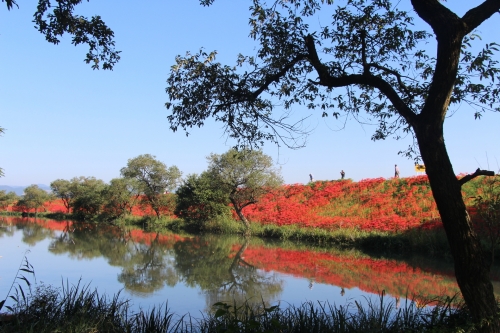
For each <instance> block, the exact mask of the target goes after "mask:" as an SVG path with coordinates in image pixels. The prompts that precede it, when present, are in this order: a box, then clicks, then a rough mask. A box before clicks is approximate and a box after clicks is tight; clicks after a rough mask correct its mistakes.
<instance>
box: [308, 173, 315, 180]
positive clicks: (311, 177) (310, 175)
mask: <svg viewBox="0 0 500 333" xmlns="http://www.w3.org/2000/svg"><path fill="white" fill-rule="evenodd" d="M309 179H310V180H311V182H313V181H314V178H313V175H312V173H310V174H309Z"/></svg>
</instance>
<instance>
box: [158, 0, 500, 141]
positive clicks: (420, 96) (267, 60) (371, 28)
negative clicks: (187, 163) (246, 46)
mask: <svg viewBox="0 0 500 333" xmlns="http://www.w3.org/2000/svg"><path fill="white" fill-rule="evenodd" d="M201 2H202V4H204V5H209V4H211V3H212V2H213V1H201ZM337 3H338V5H337ZM331 4H332V1H317V0H307V1H304V0H295V1H287V0H277V1H272V2H271V4H270V5H267V4H266V2H265V1H260V0H254V1H253V5H252V6H251V7H250V20H249V23H250V37H251V38H253V39H254V40H256V41H257V42H258V45H259V48H258V50H257V52H256V56H244V55H241V54H240V55H239V56H238V57H237V59H236V63H235V65H234V66H229V65H223V64H220V63H218V62H216V52H215V51H213V52H206V51H205V50H204V49H201V50H200V51H199V52H197V53H194V54H192V53H189V52H188V53H187V54H186V55H185V56H177V57H176V64H175V65H174V66H172V69H171V71H170V75H169V77H168V80H167V83H168V86H167V88H166V92H167V94H168V96H169V102H167V103H166V107H167V108H168V109H169V110H171V113H170V115H169V116H168V120H169V121H170V124H171V129H172V130H174V131H177V130H178V129H183V130H185V131H186V133H187V134H189V133H188V131H189V129H190V128H192V127H199V126H203V124H204V122H205V121H206V120H207V118H210V117H213V118H214V119H215V120H216V121H220V122H222V123H223V124H224V126H225V127H224V129H225V131H226V133H227V134H228V135H229V136H230V137H233V138H236V139H238V140H239V142H240V143H241V144H242V145H248V144H256V143H262V142H263V140H272V141H274V142H276V143H285V144H286V145H288V146H292V147H295V146H297V145H300V143H298V141H296V139H297V138H300V137H301V136H302V135H303V134H305V132H304V131H303V130H302V128H301V122H300V121H292V122H289V120H288V117H289V112H291V111H292V109H293V107H294V105H300V106H304V107H307V108H308V109H311V110H321V112H322V115H323V116H324V117H326V116H334V117H339V116H341V115H343V116H350V117H353V118H355V119H358V121H361V122H369V123H372V124H376V125H377V127H376V130H375V132H374V134H373V136H372V139H373V140H378V139H385V138H386V137H388V136H394V137H395V138H400V137H401V136H402V135H405V134H406V133H408V132H410V133H412V132H413V128H412V125H414V124H415V120H416V116H418V115H420V113H421V112H422V110H423V108H424V104H425V102H426V100H427V98H428V95H429V91H430V89H431V87H432V84H433V78H434V76H433V75H434V73H435V65H436V58H435V57H434V56H433V55H429V54H428V51H427V49H428V43H429V42H430V41H431V40H432V39H433V38H435V33H434V31H426V30H419V29H415V26H414V19H415V12H413V11H410V12H408V11H405V10H400V9H399V7H400V3H399V2H398V3H392V2H391V1H389V0H375V1H371V0H370V1H368V0H347V1H340V0H339V1H338V2H335V7H334V6H330V5H331ZM468 14H470V15H469V16H471V17H467V15H468ZM468 14H466V16H465V19H470V20H469V21H471V22H470V24H469V26H467V29H473V28H474V27H475V26H477V25H478V24H479V23H480V22H479V23H477V22H476V21H477V20H474V19H475V18H474V17H472V15H473V14H476V13H473V10H471V11H470V13H468ZM450 15H454V14H453V13H451V12H450ZM457 18H458V17H457ZM328 20H329V21H328ZM318 22H320V23H319V24H318ZM324 22H326V24H324ZM313 25H314V26H313ZM477 37H478V36H477V35H474V34H467V35H466V36H465V38H464V40H463V44H462V52H461V57H460V62H459V64H458V74H457V78H456V82H455V86H454V88H453V94H452V96H451V97H450V99H449V102H450V103H451V105H454V104H457V105H458V104H460V103H467V104H469V105H471V106H472V107H473V109H474V116H475V117H476V118H479V117H480V116H481V115H482V113H483V112H484V111H485V110H496V111H498V110H500V108H499V105H498V98H499V95H500V85H499V82H500V76H499V69H498V68H497V66H498V60H497V59H498V58H497V57H496V53H495V52H496V51H498V45H497V44H496V43H490V44H487V45H485V46H484V48H483V49H481V50H479V51H478V52H473V50H472V49H471V46H472V45H473V42H477V41H478V40H479V38H477ZM340 87H343V89H336V88H340ZM278 110H281V111H282V113H279V112H276V111H278ZM442 119H443V120H444V116H443V117H442Z"/></svg>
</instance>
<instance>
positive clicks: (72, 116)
mask: <svg viewBox="0 0 500 333" xmlns="http://www.w3.org/2000/svg"><path fill="white" fill-rule="evenodd" d="M405 2H408V1H406V0H403V1H402V2H401V5H402V6H403V5H406V6H407V4H405ZM117 3H118V2H115V1H97V0H93V1H91V2H89V3H87V2H85V3H83V4H82V5H80V6H79V7H78V10H77V12H78V13H79V14H82V15H86V16H91V15H94V14H99V15H101V16H102V18H103V20H104V21H105V22H106V23H107V24H108V25H109V26H110V27H111V28H112V29H113V30H114V32H115V36H116V47H117V49H118V50H121V51H122V54H121V57H122V58H121V61H120V62H119V63H118V64H117V65H116V67H115V69H114V70H113V71H102V70H101V71H93V70H92V69H91V68H90V66H88V65H86V64H85V63H84V62H83V58H84V56H85V53H86V48H85V47H83V46H82V47H74V46H72V45H71V44H70V37H69V36H66V37H65V38H63V40H62V41H61V43H60V44H59V45H57V46H54V45H52V44H49V43H47V42H46V41H45V39H44V37H43V36H42V35H41V34H39V33H38V32H37V31H36V29H34V28H33V23H32V22H31V21H32V15H33V13H34V12H35V9H36V1H35V0H23V1H19V5H20V8H19V9H17V8H16V9H13V10H11V11H10V12H8V11H7V10H6V9H5V8H4V7H5V5H4V4H2V8H1V9H0V126H1V127H3V128H5V129H6V132H5V134H4V135H3V136H2V137H0V167H2V168H3V169H4V171H5V177H4V178H1V179H0V184H2V185H10V186H13V185H29V184H35V183H36V184H49V183H50V182H51V181H53V180H55V179H58V178H63V179H70V178H72V177H76V176H94V177H96V178H100V179H103V180H104V181H109V180H110V179H112V178H115V177H119V172H120V169H121V168H122V167H124V166H125V165H126V163H127V160H128V159H130V158H133V157H135V156H138V155H140V154H146V153H148V154H152V155H155V156H156V157H157V158H158V159H159V160H161V161H163V162H164V163H166V164H167V165H168V166H171V165H176V166H178V167H179V168H180V169H181V171H182V172H183V174H184V175H187V174H189V173H200V172H202V171H203V170H205V169H206V166H207V163H206V159H205V157H206V156H207V155H209V154H210V153H212V152H213V153H223V152H225V151H227V150H228V149H229V148H230V147H231V146H232V145H233V144H234V142H232V141H230V140H227V138H226V137H225V136H224V134H223V131H222V127H221V125H220V124H216V123H213V122H209V123H207V124H206V125H205V127H203V128H201V129H193V130H192V131H191V135H190V136H189V137H186V136H185V134H184V133H182V132H177V133H173V132H171V131H170V129H169V124H168V122H167V119H166V117H167V115H168V111H167V110H166V108H165V107H164V103H165V102H167V100H168V97H167V94H166V93H165V88H166V82H165V81H166V79H167V76H168V72H169V68H170V66H172V65H173V64H174V58H175V56H176V55H177V54H184V53H185V52H186V51H193V52H196V51H197V50H199V48H200V47H205V49H206V50H207V51H211V50H217V51H218V57H217V60H219V61H221V62H222V63H224V64H229V65H233V64H234V63H235V60H236V56H237V54H238V53H243V54H246V55H254V54H255V53H256V45H255V44H254V43H253V41H252V40H251V39H249V38H248V32H249V27H248V24H247V23H248V17H249V16H248V6H249V5H250V1H234V0H217V1H215V4H214V5H213V6H211V7H208V8H207V7H202V6H200V5H199V2H198V0H175V1H173V0H170V1H160V0H151V1H148V2H144V4H143V3H141V5H138V4H137V2H136V1H130V0H122V1H120V2H119V3H120V6H116V4H117ZM339 3H341V1H340V0H339ZM462 3H466V4H467V3H469V4H477V3H479V2H478V1H470V2H462ZM445 4H446V5H450V6H452V5H458V6H461V5H462V4H459V3H458V1H448V2H446V3H445ZM457 10H458V12H459V14H463V9H461V8H458V9H457ZM495 22H496V24H498V15H496V17H494V18H493V19H490V22H488V23H487V24H486V25H484V26H481V29H480V30H481V35H482V36H483V41H485V42H486V41H493V39H492V38H493V31H494V30H493V27H494V25H495ZM430 47H431V46H430ZM293 111H294V113H295V114H296V115H298V116H308V115H309V114H312V116H311V117H310V118H309V119H308V121H307V123H306V126H307V127H308V128H309V129H310V130H312V132H311V134H310V135H309V136H308V138H307V146H306V147H305V148H302V149H299V150H290V149H288V148H284V147H282V148H280V149H278V148H277V147H276V146H275V145H273V144H271V143H269V144H266V145H265V147H264V151H265V152H266V153H267V154H269V155H270V156H272V157H273V159H274V160H275V162H276V163H277V164H278V165H280V166H281V170H282V174H283V177H284V179H285V182H286V183H304V182H307V181H308V179H309V177H308V175H309V173H312V174H313V175H314V177H315V179H320V180H328V179H337V178H339V172H340V170H341V169H343V170H345V172H346V177H348V178H352V179H354V180H360V179H364V178H374V177H384V178H388V177H391V176H392V175H393V169H394V164H398V165H399V166H400V169H401V175H402V176H403V177H406V176H412V175H415V171H414V169H413V161H411V160H408V159H406V158H405V157H402V156H398V155H397V152H398V151H399V150H402V149H405V148H406V147H407V146H408V144H409V143H410V142H411V140H410V138H406V139H404V140H400V141H396V140H392V139H387V140H385V141H377V142H373V141H371V140H370V137H371V135H372V133H373V129H374V128H373V127H371V126H367V125H361V124H359V123H357V122H356V121H354V120H352V121H348V122H347V126H346V128H345V129H342V130H340V128H339V126H340V123H335V122H334V121H333V120H332V119H324V118H321V117H320V115H321V113H320V112H316V113H314V112H311V111H309V110H305V109H304V110H302V109H298V108H296V109H294V110H293ZM455 111H456V112H455V113H454V115H453V116H452V117H450V118H449V119H447V120H446V122H445V139H446V144H447V147H448V151H449V154H450V157H451V160H452V163H453V165H454V170H455V172H456V173H461V172H472V171H474V170H475V169H476V168H478V167H481V168H488V166H489V169H492V170H494V171H498V170H499V168H500V166H499V165H500V145H499V144H498V142H499V139H500V134H499V130H498V128H499V126H498V125H499V124H500V122H499V120H500V114H498V113H487V114H485V115H484V117H483V119H482V120H480V121H477V120H476V121H475V120H474V117H473V114H472V112H470V110H468V109H467V107H465V106H462V107H461V108H459V109H457V110H455Z"/></svg>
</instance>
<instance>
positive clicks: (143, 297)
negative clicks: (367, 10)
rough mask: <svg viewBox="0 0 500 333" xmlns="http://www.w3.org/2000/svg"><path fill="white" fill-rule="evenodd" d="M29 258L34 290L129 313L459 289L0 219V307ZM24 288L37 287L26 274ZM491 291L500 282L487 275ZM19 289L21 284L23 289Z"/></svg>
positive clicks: (442, 270) (375, 266) (383, 266)
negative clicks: (81, 294)
mask: <svg viewBox="0 0 500 333" xmlns="http://www.w3.org/2000/svg"><path fill="white" fill-rule="evenodd" d="M27 250H29V253H27V254H26V257H27V259H28V261H29V263H30V264H32V265H33V267H34V270H35V275H36V282H37V283H38V284H41V283H43V284H46V285H53V286H56V287H59V286H61V284H62V283H64V284H66V283H68V284H69V285H72V284H77V283H78V282H79V281H80V283H81V284H85V285H86V284H90V286H91V288H92V289H94V288H97V289H98V291H99V293H106V294H108V295H110V296H112V295H113V294H116V293H118V292H121V297H122V298H123V299H129V300H130V301H131V303H132V308H133V309H134V310H138V309H139V308H142V309H149V308H151V307H153V306H158V305H162V304H163V305H164V304H167V305H168V307H169V308H170V309H171V311H173V312H175V313H177V314H181V315H182V314H186V313H188V312H189V313H190V314H191V315H194V316H196V315H197V314H199V313H200V312H205V311H209V310H210V309H211V305H212V304H214V303H216V302H217V301H231V302H233V300H236V302H242V301H243V300H245V299H249V300H250V301H251V302H252V301H253V302H259V303H261V302H262V301H264V302H266V304H272V305H274V304H278V303H279V304H281V305H282V306H287V305H288V304H294V305H299V304H301V303H303V302H306V301H313V302H318V301H319V302H329V303H330V304H337V305H346V304H348V303H353V302H354V301H355V300H356V301H358V302H361V303H364V302H366V301H367V299H372V300H376V301H378V296H377V294H379V293H381V292H382V291H385V294H386V296H387V297H388V299H389V300H391V301H393V302H394V303H395V304H396V303H401V304H404V301H405V298H406V296H407V295H408V297H412V296H414V295H418V296H419V297H421V298H432V297H435V296H437V295H449V296H453V295H454V294H456V293H457V292H458V291H459V290H458V287H457V285H456V282H455V278H454V275H453V266H452V265H451V264H450V263H446V262H439V261H431V260H423V259H421V258H420V259H415V258H414V259H413V260H411V261H403V260H393V259H385V258H373V257H370V256H368V255H366V254H363V253H361V252H358V251H340V250H336V249H324V248H323V249H320V248H313V247H310V246H307V245H305V244H297V243H292V242H277V241H264V240H260V239H251V240H250V241H245V240H244V239H242V238H238V237H227V236H214V235H208V236H199V237H192V236H182V235H176V234H157V233H148V232H144V231H142V230H123V229H120V228H117V227H113V226H109V225H95V224H86V223H72V222H70V221H63V222H58V221H53V220H40V219H39V220H35V219H32V218H12V217H0V299H4V298H5V297H6V294H7V291H8V289H9V288H10V285H11V283H12V281H13V280H14V278H15V275H16V271H17V268H18V267H19V265H20V264H21V262H22V261H23V257H24V255H25V252H26V251H27ZM26 276H27V277H28V278H30V280H32V281H33V280H34V279H33V278H32V277H30V276H29V275H26ZM494 280H495V282H494V284H495V289H496V291H497V292H498V290H499V288H497V285H500V284H499V282H498V281H499V280H500V279H499V278H498V277H494ZM22 283H23V282H22V281H21V284H22Z"/></svg>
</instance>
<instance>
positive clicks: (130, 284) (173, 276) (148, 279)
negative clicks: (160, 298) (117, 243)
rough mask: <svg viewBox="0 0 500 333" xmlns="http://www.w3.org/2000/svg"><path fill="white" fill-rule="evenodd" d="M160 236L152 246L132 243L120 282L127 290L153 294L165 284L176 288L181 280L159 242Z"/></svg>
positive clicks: (167, 252) (157, 235) (166, 251)
mask: <svg viewBox="0 0 500 333" xmlns="http://www.w3.org/2000/svg"><path fill="white" fill-rule="evenodd" d="M159 236H160V234H156V237H155V238H154V240H153V241H152V242H151V244H150V245H147V244H144V243H135V242H130V243H129V246H128V251H127V253H126V257H125V258H124V261H123V265H122V266H123V269H122V272H121V273H120V275H119V276H118V281H120V282H122V283H123V284H124V285H125V288H126V289H128V290H131V291H133V292H135V293H139V294H142V293H152V292H153V291H155V290H159V289H161V288H163V286H164V285H165V284H167V285H168V286H171V287H173V286H175V285H176V284H177V282H178V280H179V278H178V275H177V272H176V271H175V269H174V268H173V263H172V257H171V256H170V255H169V251H168V250H167V249H166V248H165V246H164V245H162V244H161V243H160V242H159Z"/></svg>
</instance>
